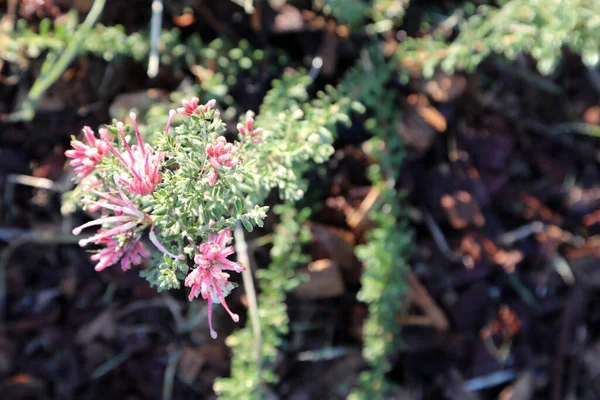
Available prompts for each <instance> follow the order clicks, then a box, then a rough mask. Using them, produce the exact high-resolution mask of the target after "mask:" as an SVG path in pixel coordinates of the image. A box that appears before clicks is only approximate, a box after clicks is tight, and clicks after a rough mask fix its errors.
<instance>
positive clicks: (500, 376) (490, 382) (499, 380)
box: [464, 369, 517, 392]
mask: <svg viewBox="0 0 600 400" xmlns="http://www.w3.org/2000/svg"><path fill="white" fill-rule="evenodd" d="M516 377H517V371H515V370H514V369H505V370H502V371H496V372H492V373H491V374H489V375H485V376H479V377H477V378H473V379H469V380H468V381H466V382H465V384H464V388H465V390H467V391H469V392H476V391H479V390H483V389H487V388H490V387H494V386H498V385H501V384H503V383H506V382H510V381H512V380H513V379H515V378H516Z"/></svg>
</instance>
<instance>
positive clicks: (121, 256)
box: [90, 235, 148, 271]
mask: <svg viewBox="0 0 600 400" xmlns="http://www.w3.org/2000/svg"><path fill="white" fill-rule="evenodd" d="M95 243H97V244H104V245H105V247H104V248H103V249H101V250H98V251H97V252H96V253H94V254H93V255H92V256H91V257H90V259H91V260H92V261H98V264H96V266H95V267H94V269H95V270H96V271H102V270H103V269H105V268H106V267H109V266H111V265H113V264H115V263H117V262H118V261H119V260H121V269H122V270H123V271H127V270H128V269H130V268H131V264H133V265H140V264H141V262H142V258H146V257H148V250H146V248H145V247H144V245H143V244H142V242H140V236H139V235H138V236H137V237H135V238H131V239H129V240H126V241H125V242H122V241H120V240H118V239H116V238H114V237H103V238H102V239H99V240H98V241H96V242H95Z"/></svg>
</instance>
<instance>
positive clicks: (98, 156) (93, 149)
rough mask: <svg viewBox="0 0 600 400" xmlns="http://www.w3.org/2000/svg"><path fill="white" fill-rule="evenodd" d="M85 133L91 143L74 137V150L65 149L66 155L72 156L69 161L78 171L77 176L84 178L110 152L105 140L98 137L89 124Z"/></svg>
mask: <svg viewBox="0 0 600 400" xmlns="http://www.w3.org/2000/svg"><path fill="white" fill-rule="evenodd" d="M83 134H84V135H85V138H86V140H87V142H88V144H89V145H86V144H85V143H83V142H81V141H79V140H75V139H73V140H72V141H71V146H72V147H73V150H67V151H65V156H67V157H69V158H72V160H71V162H70V163H69V164H70V165H71V166H72V167H75V168H74V171H75V173H77V178H79V179H83V178H85V177H86V176H88V175H89V174H91V173H92V172H93V171H94V169H96V165H98V164H99V163H100V161H102V159H103V158H104V157H106V155H107V154H108V152H109V147H108V145H107V143H106V142H105V141H104V140H101V139H97V138H96V137H95V136H94V131H93V130H92V128H90V127H89V126H84V127H83Z"/></svg>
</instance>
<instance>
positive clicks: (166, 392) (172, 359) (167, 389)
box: [162, 350, 181, 400]
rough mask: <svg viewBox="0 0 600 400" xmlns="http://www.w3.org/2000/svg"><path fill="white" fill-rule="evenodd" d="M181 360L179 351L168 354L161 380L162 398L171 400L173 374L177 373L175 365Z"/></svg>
mask: <svg viewBox="0 0 600 400" xmlns="http://www.w3.org/2000/svg"><path fill="white" fill-rule="evenodd" d="M180 358H181V350H176V351H172V352H171V354H169V361H168V363H167V368H165V378H164V380H163V390H162V398H163V400H171V398H172V397H173V382H175V373H176V372H177V363H178V362H179V359H180Z"/></svg>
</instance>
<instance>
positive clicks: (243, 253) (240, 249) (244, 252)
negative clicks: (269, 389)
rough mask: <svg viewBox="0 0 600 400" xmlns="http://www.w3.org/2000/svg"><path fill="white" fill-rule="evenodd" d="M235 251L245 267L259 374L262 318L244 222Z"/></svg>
mask: <svg viewBox="0 0 600 400" xmlns="http://www.w3.org/2000/svg"><path fill="white" fill-rule="evenodd" d="M233 236H234V237H235V251H236V253H237V258H238V262H239V263H240V264H242V266H243V267H244V268H245V269H244V271H243V272H242V279H243V281H244V289H245V291H246V296H248V307H249V312H250V321H251V323H252V332H253V333H254V351H255V357H256V368H257V369H258V375H259V376H260V371H261V367H262V332H261V329H260V319H259V318H258V303H257V301H256V289H255V288H254V280H253V278H252V270H251V269H250V257H249V256H248V245H247V244H246V239H245V238H244V231H243V229H242V224H241V223H240V222H239V221H238V224H237V226H236V227H235V230H234V231H233Z"/></svg>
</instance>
